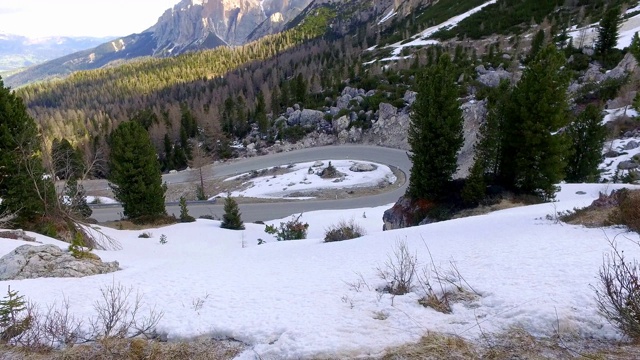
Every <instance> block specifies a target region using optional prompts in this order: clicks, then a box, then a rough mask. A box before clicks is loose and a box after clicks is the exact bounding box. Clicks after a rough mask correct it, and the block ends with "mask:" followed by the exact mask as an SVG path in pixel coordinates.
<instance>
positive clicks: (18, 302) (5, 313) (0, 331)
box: [0, 286, 31, 342]
mask: <svg viewBox="0 0 640 360" xmlns="http://www.w3.org/2000/svg"><path fill="white" fill-rule="evenodd" d="M26 310H27V302H26V300H25V299H24V295H18V292H17V291H12V290H11V287H10V286H9V287H8V288H7V295H6V296H5V297H4V298H3V299H2V300H0V341H3V342H7V341H10V340H11V339H13V338H14V337H16V336H18V335H20V334H22V333H23V332H24V331H25V330H27V329H28V328H29V326H30V323H31V317H30V316H24V315H23V313H24V312H25V311H26Z"/></svg>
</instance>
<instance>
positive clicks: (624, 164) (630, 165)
mask: <svg viewBox="0 0 640 360" xmlns="http://www.w3.org/2000/svg"><path fill="white" fill-rule="evenodd" d="M636 168H638V163H636V162H635V161H631V160H627V161H621V162H620V163H619V164H618V169H620V170H631V169H636Z"/></svg>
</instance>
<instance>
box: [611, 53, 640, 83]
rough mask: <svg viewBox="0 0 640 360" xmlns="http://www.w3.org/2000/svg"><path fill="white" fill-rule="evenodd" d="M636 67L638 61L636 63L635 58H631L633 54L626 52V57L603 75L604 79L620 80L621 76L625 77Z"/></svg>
mask: <svg viewBox="0 0 640 360" xmlns="http://www.w3.org/2000/svg"><path fill="white" fill-rule="evenodd" d="M637 67H638V61H636V58H635V57H634V56H633V54H631V53H630V52H628V53H627V55H625V56H624V58H622V60H621V61H620V63H618V65H617V66H616V67H615V68H613V69H611V70H610V71H607V73H606V74H605V75H604V79H605V80H606V79H618V78H621V77H623V76H626V75H627V74H628V73H631V72H633V71H634V70H635V69H636V68H637Z"/></svg>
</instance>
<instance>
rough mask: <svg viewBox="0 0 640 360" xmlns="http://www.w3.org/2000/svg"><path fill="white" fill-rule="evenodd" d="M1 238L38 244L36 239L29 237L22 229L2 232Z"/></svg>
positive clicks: (0, 233) (0, 232)
mask: <svg viewBox="0 0 640 360" xmlns="http://www.w3.org/2000/svg"><path fill="white" fill-rule="evenodd" d="M0 238H4V239H12V240H22V241H31V242H36V238H34V237H33V236H29V235H27V233H26V232H24V230H22V229H17V230H7V231H0Z"/></svg>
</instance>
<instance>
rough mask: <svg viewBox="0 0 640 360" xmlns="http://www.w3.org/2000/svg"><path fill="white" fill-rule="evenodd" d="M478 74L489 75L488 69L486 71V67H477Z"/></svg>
mask: <svg viewBox="0 0 640 360" xmlns="http://www.w3.org/2000/svg"><path fill="white" fill-rule="evenodd" d="M476 72H477V73H478V74H480V75H482V74H486V73H487V69H485V67H484V65H478V66H476Z"/></svg>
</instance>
